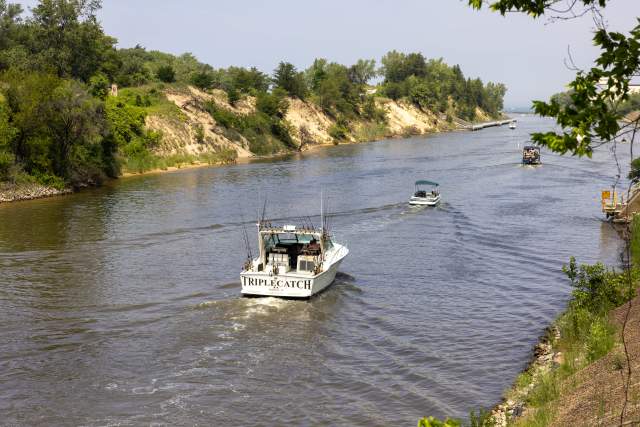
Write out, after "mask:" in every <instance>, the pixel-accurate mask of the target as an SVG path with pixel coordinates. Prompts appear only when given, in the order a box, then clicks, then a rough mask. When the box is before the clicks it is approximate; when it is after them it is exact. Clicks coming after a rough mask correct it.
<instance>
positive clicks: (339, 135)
mask: <svg viewBox="0 0 640 427" xmlns="http://www.w3.org/2000/svg"><path fill="white" fill-rule="evenodd" d="M348 134H349V125H348V123H347V122H346V121H345V120H344V119H338V120H337V121H336V123H335V124H333V125H331V127H329V136H331V137H332V138H333V139H334V140H335V141H343V140H345V139H347V135H348Z"/></svg>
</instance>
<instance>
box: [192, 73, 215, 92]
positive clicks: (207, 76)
mask: <svg viewBox="0 0 640 427" xmlns="http://www.w3.org/2000/svg"><path fill="white" fill-rule="evenodd" d="M214 83H215V80H214V76H213V74H211V73H209V72H206V71H203V72H198V73H195V74H194V75H193V76H191V84H192V85H194V86H195V87H197V88H198V89H201V90H209V89H211V88H213V85H214Z"/></svg>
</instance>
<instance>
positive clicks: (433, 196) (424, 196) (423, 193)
mask: <svg viewBox="0 0 640 427" xmlns="http://www.w3.org/2000/svg"><path fill="white" fill-rule="evenodd" d="M415 185H416V191H415V193H413V196H412V197H411V198H410V199H409V204H410V205H414V206H435V205H437V204H438V203H440V190H438V186H439V184H438V183H437V182H433V181H426V180H420V181H416V184H415ZM424 186H430V187H431V190H430V191H427V190H424V189H423V187H424Z"/></svg>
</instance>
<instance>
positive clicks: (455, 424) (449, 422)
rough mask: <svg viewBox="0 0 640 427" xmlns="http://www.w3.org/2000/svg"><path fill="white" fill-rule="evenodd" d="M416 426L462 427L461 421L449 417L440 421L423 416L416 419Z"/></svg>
mask: <svg viewBox="0 0 640 427" xmlns="http://www.w3.org/2000/svg"><path fill="white" fill-rule="evenodd" d="M418 427H462V423H461V422H460V421H459V420H456V419H451V418H446V419H445V420H444V421H440V420H439V419H437V418H435V417H425V418H422V419H421V420H420V421H418Z"/></svg>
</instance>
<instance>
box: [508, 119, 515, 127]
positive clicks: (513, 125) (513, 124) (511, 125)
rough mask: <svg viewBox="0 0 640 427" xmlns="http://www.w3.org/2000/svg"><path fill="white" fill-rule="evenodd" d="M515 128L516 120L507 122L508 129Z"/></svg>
mask: <svg viewBox="0 0 640 427" xmlns="http://www.w3.org/2000/svg"><path fill="white" fill-rule="evenodd" d="M515 128H516V121H515V120H512V121H511V123H509V129H515Z"/></svg>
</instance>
